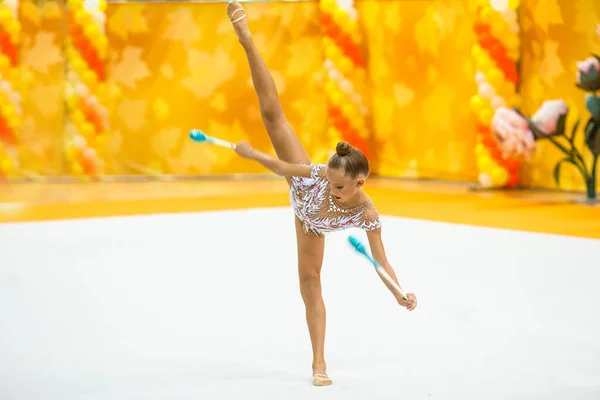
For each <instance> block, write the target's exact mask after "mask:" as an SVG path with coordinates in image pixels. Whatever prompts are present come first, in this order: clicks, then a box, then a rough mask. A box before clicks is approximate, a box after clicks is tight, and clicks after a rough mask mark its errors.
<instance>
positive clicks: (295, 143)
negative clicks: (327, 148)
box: [227, 1, 310, 164]
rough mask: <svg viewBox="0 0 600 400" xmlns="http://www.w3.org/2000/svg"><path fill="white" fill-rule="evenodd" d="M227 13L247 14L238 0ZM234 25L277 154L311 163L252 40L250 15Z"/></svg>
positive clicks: (229, 7) (287, 160)
mask: <svg viewBox="0 0 600 400" xmlns="http://www.w3.org/2000/svg"><path fill="white" fill-rule="evenodd" d="M227 15H228V16H229V19H230V20H231V21H232V22H233V21H236V20H237V19H239V18H241V17H242V16H244V15H245V11H244V9H243V7H242V6H241V5H240V4H239V3H238V2H237V1H232V2H230V3H228V4H227ZM233 27H234V29H235V33H236V34H237V36H238V39H239V42H240V44H241V45H242V47H243V48H244V51H245V52H246V58H247V59H248V65H249V66H250V74H251V75H252V82H253V84H254V89H255V91H256V94H257V96H258V101H259V104H260V113H261V116H262V120H263V123H264V125H265V128H266V129H267V132H268V134H269V137H270V139H271V143H272V144H273V147H274V148H275V152H276V153H277V157H279V159H281V160H283V161H286V162H289V163H304V164H309V163H310V159H309V158H308V154H307V153H306V150H305V149H304V146H302V143H301V142H300V139H298V137H297V136H296V134H295V133H294V130H293V129H292V127H291V126H290V124H289V123H288V121H287V119H286V118H285V115H284V113H283V109H282V107H281V104H280V102H279V95H278V94H277V87H276V86H275V81H274V80H273V77H272V76H271V74H270V73H269V70H268V69H267V66H266V65H265V63H264V60H263V59H262V57H261V55H260V53H259V52H258V49H257V48H256V45H255V44H254V41H253V40H252V34H251V33H250V30H249V28H248V19H247V18H243V19H241V20H239V21H237V22H233Z"/></svg>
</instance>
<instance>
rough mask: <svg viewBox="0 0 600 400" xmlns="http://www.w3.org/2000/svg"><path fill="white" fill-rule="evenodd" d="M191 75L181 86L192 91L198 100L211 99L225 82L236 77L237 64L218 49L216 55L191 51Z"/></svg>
mask: <svg viewBox="0 0 600 400" xmlns="http://www.w3.org/2000/svg"><path fill="white" fill-rule="evenodd" d="M187 66H188V70H189V75H188V77H187V78H184V79H182V80H181V85H182V86H183V87H185V88H187V89H188V90H190V91H191V92H192V93H193V94H194V95H195V96H196V98H197V99H199V100H202V99H206V98H208V97H210V96H211V95H212V94H213V93H214V91H215V90H216V89H217V88H218V87H219V86H221V85H222V84H223V83H224V82H226V81H228V80H229V79H231V78H232V77H233V76H234V75H235V70H236V68H235V64H234V63H233V62H232V61H231V59H230V58H229V55H228V54H227V53H226V52H225V51H224V50H223V49H222V48H220V47H219V48H217V50H216V51H215V53H214V54H210V53H208V52H206V51H200V50H196V49H191V50H190V51H189V52H188V59H187Z"/></svg>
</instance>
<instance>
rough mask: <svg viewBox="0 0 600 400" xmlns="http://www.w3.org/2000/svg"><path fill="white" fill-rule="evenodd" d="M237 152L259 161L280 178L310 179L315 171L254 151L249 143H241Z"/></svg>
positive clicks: (236, 148)
mask: <svg viewBox="0 0 600 400" xmlns="http://www.w3.org/2000/svg"><path fill="white" fill-rule="evenodd" d="M235 152H236V153H238V154H239V155H240V156H242V157H244V158H247V159H249V160H254V161H257V162H258V163H260V164H262V165H263V166H264V167H265V168H268V169H270V170H271V171H273V172H274V173H275V174H277V175H279V176H285V177H290V176H303V177H306V178H310V173H311V171H312V169H313V167H312V166H310V165H302V164H292V163H288V162H285V161H282V160H279V159H277V158H274V157H271V156H270V155H268V154H265V153H261V152H260V151H258V150H256V149H254V148H253V147H252V146H250V144H249V143H248V142H240V143H238V144H237V145H236V147H235Z"/></svg>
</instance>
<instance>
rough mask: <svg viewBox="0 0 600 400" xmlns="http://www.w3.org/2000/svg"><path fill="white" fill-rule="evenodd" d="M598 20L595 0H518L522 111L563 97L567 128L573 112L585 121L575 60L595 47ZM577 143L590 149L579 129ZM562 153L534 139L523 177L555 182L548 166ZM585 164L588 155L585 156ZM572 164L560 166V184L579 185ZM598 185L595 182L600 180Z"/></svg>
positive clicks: (598, 48) (598, 46)
mask: <svg viewBox="0 0 600 400" xmlns="http://www.w3.org/2000/svg"><path fill="white" fill-rule="evenodd" d="M598 23H600V1H590V0H523V3H522V7H521V26H522V32H523V33H522V47H523V48H522V54H523V55H522V65H521V68H522V75H523V84H522V88H521V92H522V100H523V107H522V108H523V112H524V113H526V114H527V115H529V116H531V115H532V114H533V113H535V112H536V110H537V109H538V108H539V107H540V106H541V105H542V103H543V102H544V101H545V100H554V99H564V100H565V101H566V102H567V104H569V105H570V113H569V115H570V118H569V121H568V125H567V129H568V130H569V132H570V129H571V128H572V126H573V124H574V123H575V121H576V120H577V118H582V119H583V120H584V122H585V121H587V119H588V118H589V115H590V114H589V112H588V111H587V110H586V108H585V93H584V92H583V91H582V90H580V89H578V88H576V87H575V81H576V74H577V65H576V63H577V61H582V60H584V59H586V58H588V57H590V52H592V51H593V52H595V53H596V54H599V53H600V38H598V36H597V35H596V27H597V25H598ZM578 137H579V140H578V148H579V150H580V151H582V152H583V153H584V154H586V155H589V154H590V153H589V151H588V149H587V147H585V145H584V143H583V137H584V135H583V133H582V132H580V133H579V136H578ZM560 158H562V153H561V152H560V151H559V150H557V149H556V148H555V147H554V145H553V144H552V143H550V142H546V141H541V142H539V143H538V146H537V149H536V151H535V155H534V158H533V160H532V161H531V163H530V164H525V167H524V171H523V172H524V180H525V183H528V184H531V185H534V186H540V187H548V188H556V187H557V186H556V184H555V183H554V178H553V170H554V165H555V164H556V161H558V160H559V159H560ZM586 161H587V163H588V166H589V165H590V157H586ZM584 187H585V186H584V184H583V180H582V178H581V175H580V174H579V172H578V171H577V169H575V167H572V168H571V166H568V167H567V166H564V167H563V168H561V188H563V189H576V190H583V189H584ZM599 187H600V185H599Z"/></svg>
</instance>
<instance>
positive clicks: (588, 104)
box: [585, 94, 600, 122]
mask: <svg viewBox="0 0 600 400" xmlns="http://www.w3.org/2000/svg"><path fill="white" fill-rule="evenodd" d="M585 108H587V109H588V111H589V112H590V114H592V117H593V118H594V120H595V121H596V122H600V97H598V96H594V95H592V94H587V95H586V96H585Z"/></svg>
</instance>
